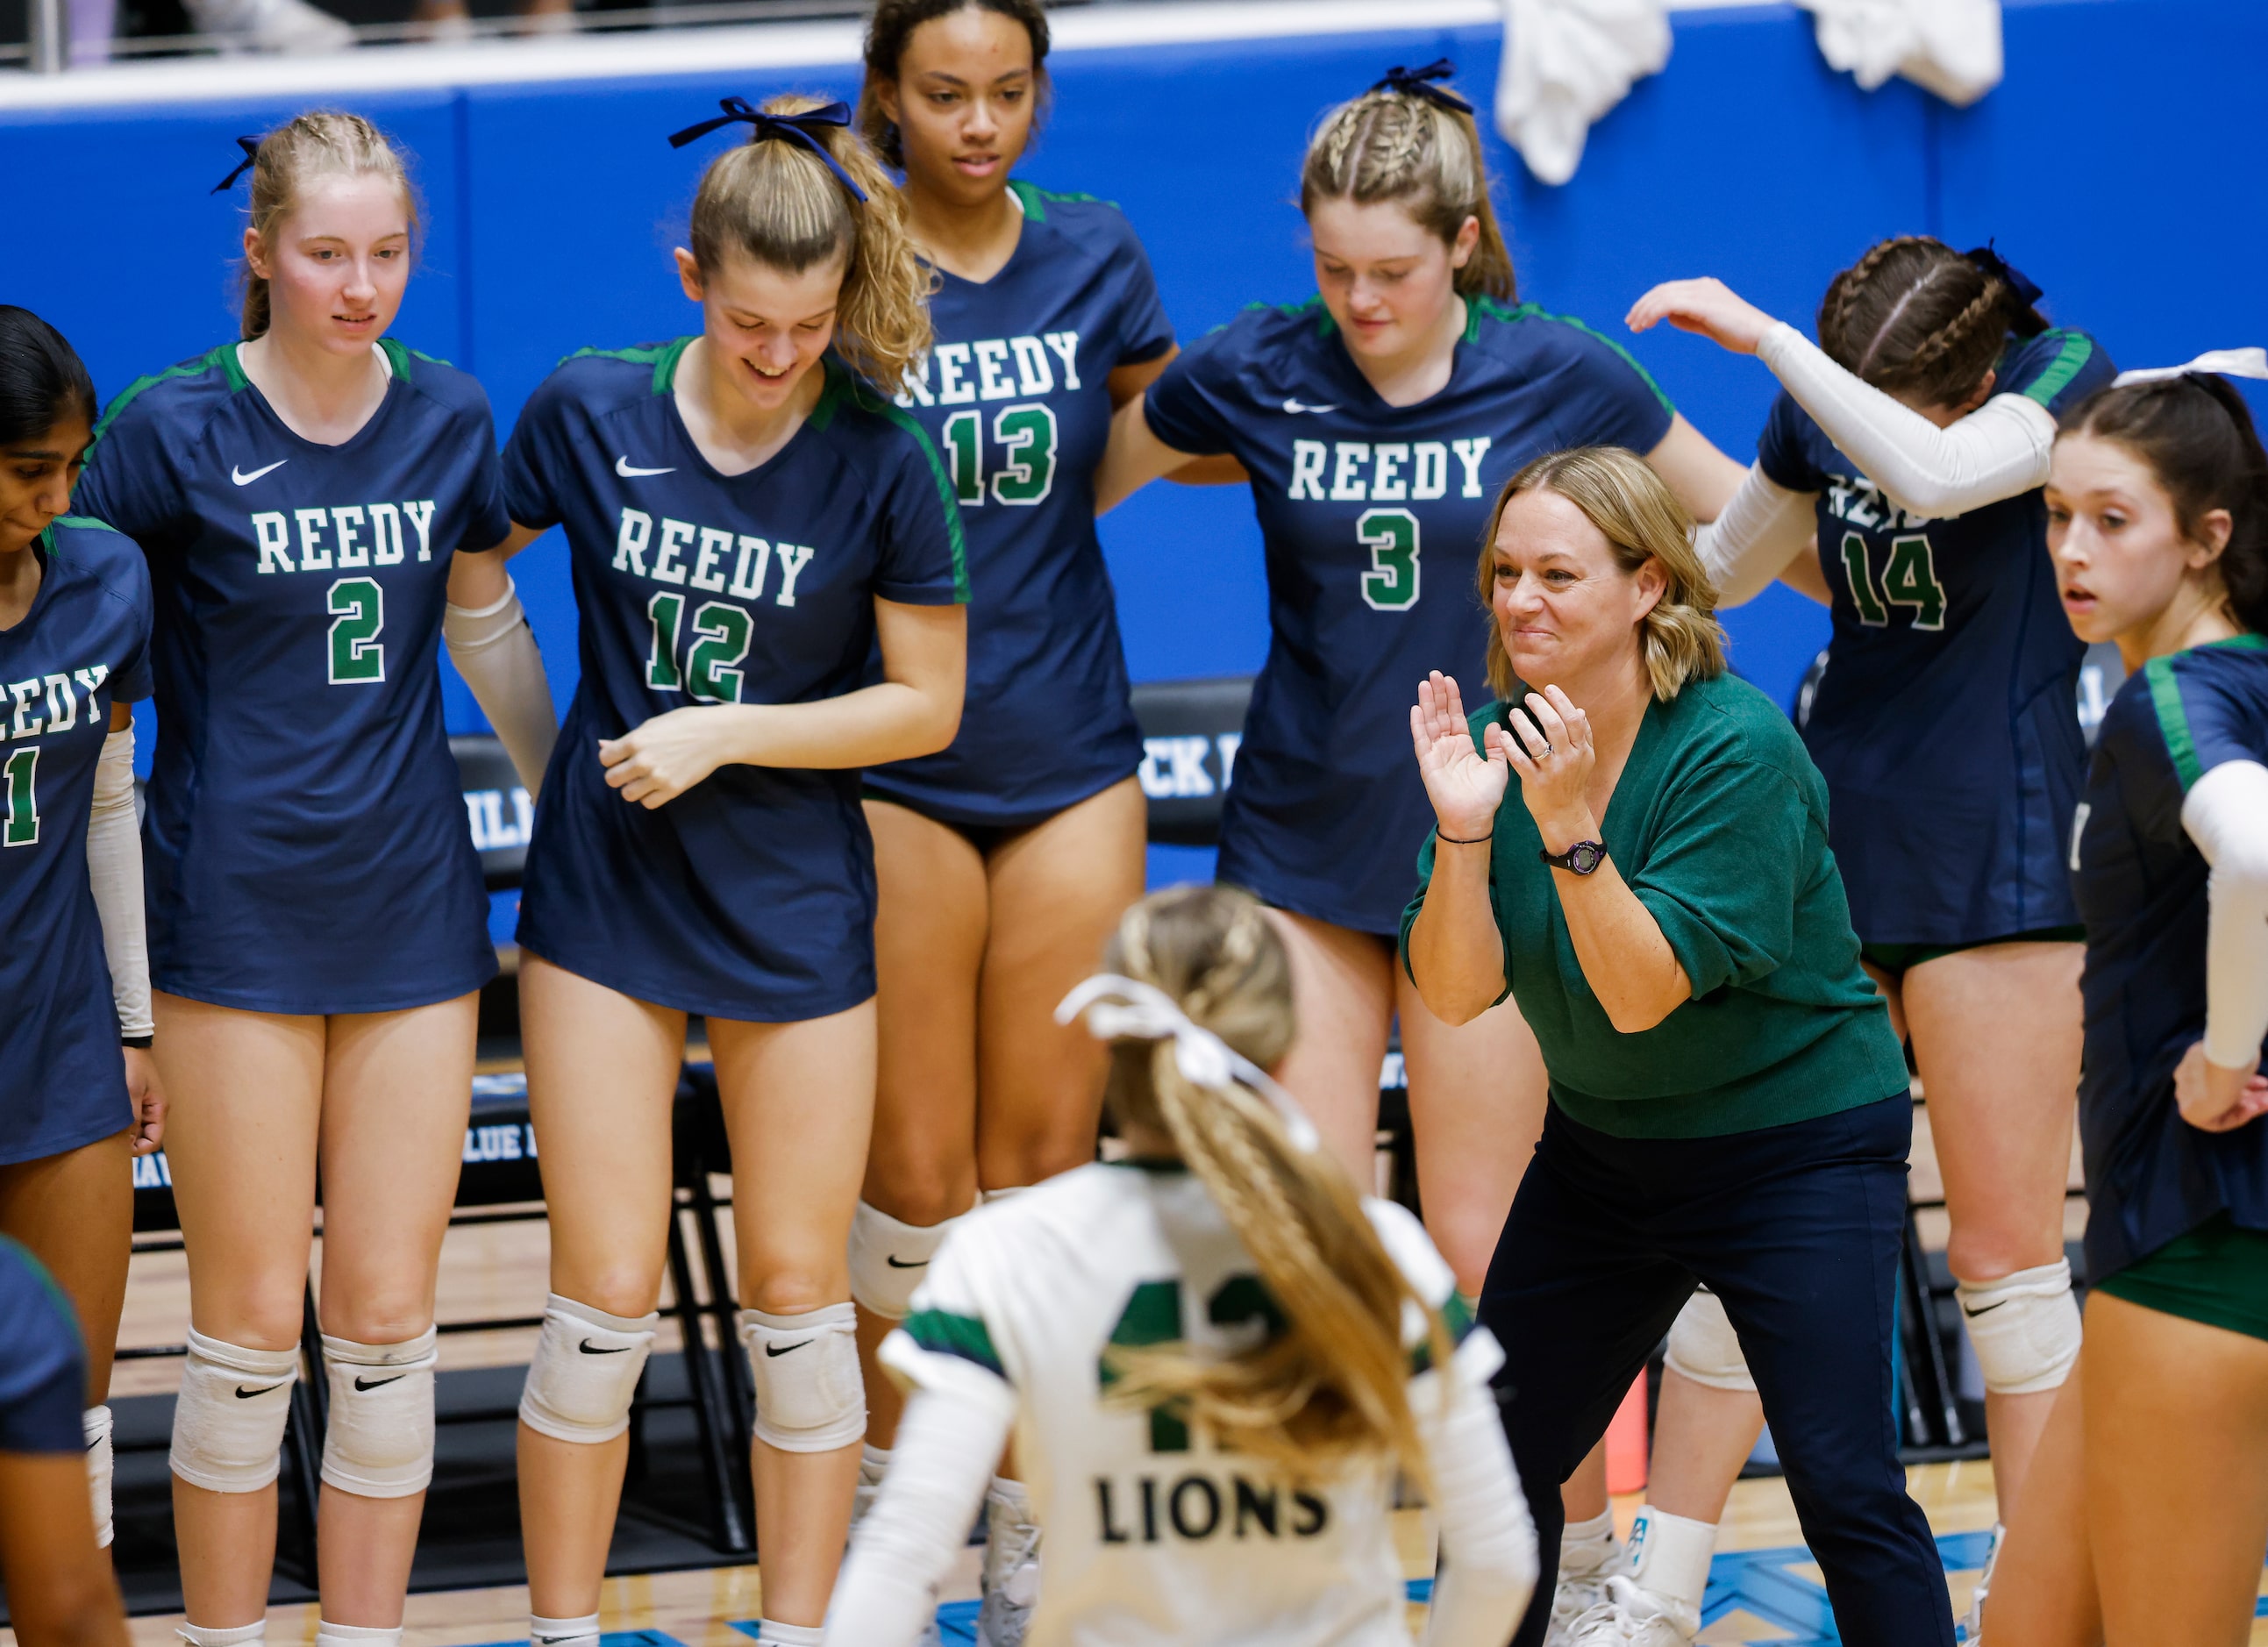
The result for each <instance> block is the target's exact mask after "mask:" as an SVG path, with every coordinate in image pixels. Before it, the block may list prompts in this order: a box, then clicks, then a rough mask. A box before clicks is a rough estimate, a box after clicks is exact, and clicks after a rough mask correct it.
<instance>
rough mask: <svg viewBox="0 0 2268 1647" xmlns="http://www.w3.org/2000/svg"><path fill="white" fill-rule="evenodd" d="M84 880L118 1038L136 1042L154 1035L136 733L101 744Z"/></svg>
mask: <svg viewBox="0 0 2268 1647" xmlns="http://www.w3.org/2000/svg"><path fill="white" fill-rule="evenodd" d="M86 876H87V879H88V881H89V882H90V883H92V886H93V888H94V908H95V913H96V914H97V915H99V916H100V917H101V920H102V947H103V951H104V952H105V953H106V954H107V956H108V957H109V960H110V996H111V999H112V1000H113V1001H114V1002H115V1003H116V1004H117V1006H118V1033H119V1034H120V1036H121V1037H122V1038H124V1039H127V1040H140V1039H142V1038H143V1037H144V1036H146V1035H148V1034H150V1033H151V1029H152V1027H153V1026H152V1022H151V1017H150V945H149V940H148V937H147V936H146V933H145V930H144V926H143V917H142V822H141V820H140V819H138V818H136V816H135V815H134V729H133V728H132V727H131V726H129V727H128V728H127V729H126V730H125V731H123V732H113V733H111V734H110V735H109V736H108V737H107V738H105V739H103V740H102V756H101V759H100V760H99V761H97V762H96V763H95V768H94V804H93V805H92V808H91V809H90V810H89V811H88V812H87V815H86Z"/></svg>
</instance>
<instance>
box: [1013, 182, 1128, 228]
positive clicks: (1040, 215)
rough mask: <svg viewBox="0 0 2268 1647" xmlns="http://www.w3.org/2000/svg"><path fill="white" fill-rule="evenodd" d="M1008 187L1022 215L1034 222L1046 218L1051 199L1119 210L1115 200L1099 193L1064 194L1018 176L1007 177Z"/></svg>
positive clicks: (1059, 190) (1040, 221) (1039, 221)
mask: <svg viewBox="0 0 2268 1647" xmlns="http://www.w3.org/2000/svg"><path fill="white" fill-rule="evenodd" d="M1008 189H1009V192H1010V193H1011V194H1013V195H1015V197H1016V203H1017V204H1018V205H1020V206H1021V207H1022V208H1023V209H1024V216H1025V217H1027V218H1029V219H1030V220H1031V221H1032V222H1034V223H1045V222H1046V221H1047V220H1048V202H1049V201H1051V200H1053V201H1061V202H1065V203H1067V204H1069V203H1077V202H1084V203H1086V204H1087V205H1091V206H1108V207H1109V208H1110V209H1111V210H1114V211H1116V210H1119V206H1118V202H1116V201H1115V200H1105V199H1103V198H1102V196H1101V195H1078V194H1066V193H1065V192H1064V190H1062V189H1059V188H1042V187H1040V186H1039V185H1038V184H1036V183H1027V182H1026V181H1024V180H1023V179H1022V178H1020V177H1018V178H1011V179H1009V180H1008Z"/></svg>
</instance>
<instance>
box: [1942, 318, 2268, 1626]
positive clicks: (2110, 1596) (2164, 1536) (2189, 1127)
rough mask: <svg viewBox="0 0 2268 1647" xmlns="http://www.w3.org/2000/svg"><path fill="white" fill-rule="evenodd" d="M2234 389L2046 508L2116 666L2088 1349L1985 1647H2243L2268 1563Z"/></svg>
mask: <svg viewBox="0 0 2268 1647" xmlns="http://www.w3.org/2000/svg"><path fill="white" fill-rule="evenodd" d="M2216 371H2241V372H2242V374H2243V375H2245V376H2247V377H2268V357H2264V356H2263V354H2262V352H2261V351H2260V350H2259V349H2242V350H2235V351H2228V352H2225V353H2216V354H2213V355H2208V356H2204V357H2200V358H2199V359H2198V360H2197V361H2195V362H2192V363H2191V365H2190V366H2188V367H2185V368H2175V369H2170V370H2169V369H2157V370H2153V371H2139V372H2129V373H2126V374H2124V375H2122V376H2121V377H2120V378H2119V379H2118V382H2117V386H2114V387H2111V388H2109V389H2106V390H2104V391H2102V393H2097V394H2095V395H2093V396H2091V397H2090V398H2088V400H2087V401H2084V402H2082V403H2081V404H2080V406H2079V407H2078V408H2076V409H2075V410H2074V411H2073V412H2072V413H2071V414H2070V415H2068V416H2067V417H2066V419H2065V422H2064V429H2063V432H2062V434H2061V436H2060V437H2058V440H2057V442H2056V446H2055V455H2054V464H2053V468H2052V471H2051V474H2050V477H2049V480H2048V485H2047V511H2048V539H2049V543H2050V546H2051V549H2052V551H2053V555H2054V566H2055V571H2056V575H2057V578H2058V585H2059V589H2060V593H2061V596H2062V601H2063V607H2064V610H2065V612H2066V614H2067V615H2068V616H2069V618H2070V621H2071V627H2072V628H2073V629H2074V630H2075V631H2076V632H2077V633H2078V635H2079V636H2080V638H2081V639H2082V640H2085V641H2089V642H2096V641H2105V640H2108V641H2114V642H2116V643H2117V647H2118V651H2119V655H2120V657H2121V658H2122V659H2123V660H2124V663H2125V665H2126V667H2127V670H2128V674H2127V678H2126V682H2125V684H2124V686H2123V687H2120V688H2119V691H2118V695H2117V698H2116V699H2114V700H2113V701H2112V702H2111V705H2110V709H2109V710H2108V711H2107V712H2106V713H2105V714H2104V716H2103V719H2102V728H2101V732H2100V733H2099V735H2098V737H2097V739H2096V741H2095V751H2094V754H2093V755H2092V756H2091V758H2090V760H2089V763H2088V775H2087V790H2086V799H2085V801H2084V802H2083V803H2082V804H2081V805H2080V812H2079V822H2078V826H2077V827H2076V829H2075V830H2074V832H2073V842H2072V856H2071V867H2072V871H2073V888H2074V890H2075V892H2076V893H2077V894H2078V899H2079V906H2080V913H2081V915H2083V916H2084V917H2085V920H2086V923H2087V971H2086V980H2085V985H2084V988H2085V993H2086V998H2087V1068H2086V1075H2085V1077H2084V1078H2083V1080H2082V1081H2081V1084H2080V1098H2079V1111H2080V1138H2081V1140H2082V1142H2083V1143H2084V1145H2085V1150H2086V1159H2087V1193H2088V1224H2087V1268H2088V1283H2089V1286H2090V1288H2091V1290H2090V1293H2089V1296H2088V1304H2087V1342H2086V1347H2085V1349H2083V1350H2082V1351H2081V1352H2080V1358H2079V1365H2078V1368H2077V1369H2076V1370H2075V1371H2073V1375H2072V1377H2071V1379H2070V1380H2069V1381H2068V1382H2067V1383H2066V1384H2065V1386H2063V1392H2062V1395H2061V1397H2060V1399H2059V1400H2058V1401H2057V1403H2056V1408H2055V1414H2054V1416H2053V1418H2052V1419H2051V1421H2050V1423H2049V1425H2048V1429H2047V1433H2046V1435H2045V1437H2043V1440H2042V1442H2041V1445H2040V1449H2039V1454H2038V1458H2037V1460H2036V1463H2035V1464H2034V1466H2033V1468H2032V1474H2031V1478H2030V1482H2029V1484H2028V1486H2027V1489H2026V1490H2025V1494H2024V1496H2023V1498H2022V1500H2021V1502H2020V1503H2019V1504H2018V1505H2017V1507H2016V1514H2015V1517H2014V1521H2013V1522H2012V1523H2011V1525H2010V1526H2009V1529H2008V1538H2007V1547H2006V1549H2005V1551H2004V1553H2003V1555H2002V1559H2001V1562H2000V1570H1999V1574H1998V1576H1997V1577H1996V1580H1995V1583H1994V1585H1993V1588H1992V1601H1991V1604H1990V1605H1989V1606H1988V1607H1987V1608H1986V1610H1985V1621H1986V1622H1988V1623H1989V1624H1990V1625H1991V1627H1992V1629H1991V1631H1990V1639H1991V1641H1992V1643H1993V1647H2080V1643H2085V1644H2086V1647H2094V1644H2095V1643H2102V1642H2108V1643H2111V1644H2112V1647H2124V1643H2139V1642H2159V1641H2163V1642H2176V1641H2178V1642H2183V1643H2191V1642H2194V1643H2199V1644H2200V1647H2234V1644H2235V1643H2242V1642H2244V1641H2247V1640H2250V1632H2251V1630H2252V1629H2253V1614H2254V1612H2255V1610H2256V1600H2257V1591H2258V1587H2259V1579H2260V1550H2261V1547H2262V1545H2263V1543H2264V1542H2268V1452H2263V1450H2262V1448H2261V1445H2260V1436H2261V1433H2262V1430H2263V1429H2264V1428H2268V1122H2263V1121H2262V1120H2261V1119H2260V1117H2261V1116H2262V1115H2263V1114H2268V1068H2264V1066H2268V1044H2264V1043H2268V453H2264V452H2263V451H2262V449H2261V443H2260V438H2259V436H2258V434H2257V431H2256V430H2255V428H2254V425H2253V421H2252V416H2251V414H2250V411H2249V410H2248V409H2247V408H2246V406H2245V403H2244V401H2243V400H2242V398H2241V397H2240V396H2239V395H2238V394H2237V393H2236V391H2235V388H2234V387H2233V386H2231V385H2230V384H2229V383H2228V381H2227V380H2226V379H2223V378H2221V377H2220V376H2218V375H2215V374H2216Z"/></svg>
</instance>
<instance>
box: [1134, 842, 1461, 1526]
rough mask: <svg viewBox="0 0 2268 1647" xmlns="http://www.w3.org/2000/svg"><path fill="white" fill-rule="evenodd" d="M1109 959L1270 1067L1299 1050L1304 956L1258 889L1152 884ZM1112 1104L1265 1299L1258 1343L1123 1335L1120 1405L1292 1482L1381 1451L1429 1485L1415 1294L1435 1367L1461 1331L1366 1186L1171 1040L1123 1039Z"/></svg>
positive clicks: (1324, 1475)
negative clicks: (1388, 1243) (1164, 1144)
mask: <svg viewBox="0 0 2268 1647" xmlns="http://www.w3.org/2000/svg"><path fill="white" fill-rule="evenodd" d="M1104 965H1105V966H1106V967H1107V968H1108V970H1110V971H1112V972H1116V973H1118V974H1121V975H1122V976H1124V977H1129V978H1133V979H1136V980H1138V981H1139V982H1144V983H1148V984H1151V985H1153V986H1155V987H1156V988H1157V989H1161V990H1163V991H1164V992H1165V993H1166V994H1167V995H1169V996H1172V997H1173V998H1174V999H1175V1001H1177V1002H1179V1003H1180V1004H1181V1007H1182V1011H1183V1012H1185V1013H1187V1014H1188V1015H1189V1018H1190V1019H1191V1020H1192V1021H1194V1022H1196V1023H1197V1024H1199V1025H1201V1026H1204V1027H1205V1028H1207V1029H1210V1030H1211V1031H1212V1032H1213V1033H1215V1034H1216V1035H1219V1037H1220V1038H1221V1039H1222V1040H1225V1041H1226V1042H1227V1043H1228V1044H1229V1046H1231V1047H1232V1048H1235V1050H1236V1051H1238V1052H1240V1053H1241V1054H1243V1055H1244V1056H1245V1057H1247V1058H1248V1059H1250V1060H1251V1061H1252V1062H1254V1063H1256V1064H1258V1065H1259V1066H1260V1067H1261V1068H1262V1069H1267V1068H1270V1066H1272V1065H1274V1064H1276V1063H1278V1062H1281V1061H1282V1059H1283V1057H1284V1055H1285V1053H1287V1052H1289V1051H1290V1050H1291V1047H1292V1033H1293V1030H1294V1028H1295V1027H1296V1025H1295V1020H1294V1019H1293V1017H1292V967H1291V962H1290V960H1289V958H1288V957H1287V956H1286V955H1285V952H1284V945H1283V941H1282V940H1281V939H1280V938H1278V937H1277V935H1276V930H1275V929H1274V928H1273V927H1272V926H1270V924H1269V923H1268V918H1267V916H1266V915H1264V914H1263V912H1262V910H1261V908H1260V903H1259V901H1258V900H1257V899H1256V898H1254V897H1253V896H1252V894H1251V893H1246V892H1240V891H1238V890H1236V889H1235V888H1233V887H1225V886H1175V887H1172V888H1170V889H1168V890H1167V891H1165V892H1160V893H1152V895H1151V896H1149V897H1147V898H1145V899H1144V900H1143V901H1141V902H1140V903H1138V904H1136V905H1135V906H1134V907H1133V908H1131V909H1130V910H1128V911H1127V912H1126V915H1125V918H1124V919H1123V920H1122V921H1121V922H1120V923H1118V930H1117V932H1116V935H1114V936H1113V937H1112V938H1111V940H1110V943H1109V945H1108V949H1107V950H1106V951H1105V952H1104ZM1106 1098H1107V1101H1108V1104H1109V1106H1110V1109H1111V1113H1112V1114H1114V1115H1116V1117H1117V1118H1118V1121H1120V1123H1121V1124H1122V1125H1124V1124H1126V1123H1130V1122H1131V1123H1137V1124H1139V1125H1142V1126H1144V1127H1146V1128H1149V1129H1154V1130H1157V1131H1161V1132H1164V1133H1166V1134H1167V1135H1168V1136H1171V1137H1172V1139H1173V1140H1174V1144H1175V1149H1176V1150H1177V1151H1179V1152H1180V1155H1181V1158H1182V1162H1183V1164H1185V1165H1187V1166H1188V1167H1189V1170H1190V1171H1191V1172H1192V1173H1196V1174H1197V1177H1198V1179H1199V1180H1202V1181H1203V1183H1204V1187H1205V1188H1206V1189H1207V1190H1208V1191H1209V1192H1210V1193H1211V1196H1212V1199H1213V1200H1214V1202H1216V1203H1218V1204H1219V1208H1220V1210H1221V1212H1222V1214H1223V1216H1224V1217H1226V1219H1227V1220H1228V1224H1229V1227H1230V1228H1231V1229H1233V1230H1234V1231H1235V1232H1236V1236H1237V1239H1239V1240H1240V1241H1241V1242H1242V1243H1243V1246H1244V1250H1245V1251H1246V1253H1247V1254H1249V1255H1250V1257H1251V1259H1252V1263H1253V1268H1255V1269H1256V1270H1258V1271H1259V1275H1260V1283H1261V1286H1262V1288H1263V1297H1262V1298H1259V1299H1256V1300H1254V1301H1253V1303H1254V1305H1255V1308H1256V1311H1257V1312H1258V1320H1257V1322H1256V1324H1257V1325H1262V1327H1263V1330H1262V1332H1261V1334H1260V1336H1259V1339H1258V1342H1254V1343H1251V1344H1249V1345H1247V1346H1244V1347H1242V1348H1240V1349H1236V1350H1235V1351H1234V1352H1233V1353H1230V1354H1220V1353H1211V1354H1207V1353H1203V1352H1200V1351H1195V1350H1192V1349H1191V1348H1190V1347H1189V1345H1188V1344H1187V1343H1185V1342H1160V1343H1158V1344H1156V1345H1154V1346H1150V1347H1145V1346H1139V1345H1127V1344H1116V1345H1114V1346H1113V1347H1112V1349H1111V1350H1110V1352H1109V1356H1108V1358H1107V1360H1106V1361H1105V1364H1104V1367H1105V1373H1104V1376H1105V1379H1106V1381H1107V1382H1108V1385H1109V1394H1110V1401H1111V1402H1112V1404H1113V1405H1115V1406H1130V1407H1136V1408H1159V1407H1169V1408H1172V1409H1173V1410H1174V1411H1175V1414H1176V1415H1179V1416H1181V1417H1182V1418H1183V1419H1184V1420H1185V1421H1187V1422H1193V1423H1200V1424H1203V1425H1204V1426H1206V1427H1207V1428H1208V1429H1210V1430H1211V1433H1212V1435H1213V1437H1215V1439H1216V1440H1217V1441H1218V1443H1219V1445H1221V1446H1222V1447H1223V1448H1226V1449H1228V1450H1232V1451H1233V1452H1241V1453H1243V1454H1245V1455H1246V1456H1248V1457H1250V1458H1253V1459H1255V1460H1259V1461H1261V1462H1263V1463H1264V1464H1266V1465H1268V1466H1270V1467H1273V1468H1275V1469H1277V1470H1278V1471H1280V1472H1282V1473H1283V1474H1285V1475H1287V1476H1289V1477H1290V1478H1291V1479H1292V1480H1294V1481H1318V1480H1324V1479H1328V1478H1329V1477H1330V1476H1332V1475H1334V1474H1338V1473H1339V1471H1340V1470H1341V1468H1343V1467H1344V1466H1345V1465H1346V1464H1348V1463H1349V1462H1351V1461H1352V1460H1357V1459H1362V1458H1380V1457H1385V1458H1391V1459H1395V1460H1399V1461H1400V1463H1401V1465H1402V1467H1403V1468H1404V1469H1405V1470H1407V1471H1409V1472H1410V1474H1413V1475H1414V1476H1416V1477H1417V1478H1418V1479H1420V1480H1421V1481H1422V1480H1423V1479H1425V1474H1426V1462H1425V1452H1424V1448H1423V1445H1422V1442H1421V1440H1420V1437H1419V1435H1418V1425H1417V1421H1416V1419H1415V1418H1414V1416H1413V1415H1412V1414H1411V1412H1410V1396H1409V1380H1410V1349H1408V1348H1407V1347H1406V1346H1405V1345H1404V1344H1403V1339H1402V1322H1403V1318H1404V1314H1405V1312H1407V1311H1408V1310H1409V1308H1410V1306H1411V1305H1413V1304H1414V1305H1417V1306H1418V1309H1419V1310H1421V1311H1422V1312H1424V1314H1425V1318H1426V1320H1427V1321H1428V1322H1429V1324H1430V1327H1431V1336H1430V1350H1429V1349H1428V1348H1427V1347H1426V1346H1421V1347H1420V1350H1419V1353H1420V1354H1426V1353H1430V1355H1431V1357H1432V1364H1433V1365H1436V1366H1440V1365H1442V1364H1444V1357H1447V1355H1448V1354H1449V1353H1450V1345H1449V1341H1448V1333H1447V1328H1446V1327H1444V1325H1443V1323H1442V1321H1441V1320H1440V1315H1439V1314H1438V1312H1435V1311H1434V1310H1433V1309H1432V1308H1431V1307H1430V1306H1428V1305H1426V1303H1425V1300H1424V1299H1423V1298H1418V1295H1417V1293H1416V1291H1415V1290H1414V1289H1413V1288H1412V1287H1411V1286H1410V1283H1409V1281H1408V1280H1407V1279H1406V1278H1405V1277H1404V1276H1403V1273H1402V1270H1401V1268H1400V1267H1399V1266H1398V1265H1396V1264H1395V1261H1393V1259H1392V1258H1391V1257H1389V1256H1388V1254H1387V1251H1386V1248H1385V1246H1383V1244H1381V1241H1380V1240H1379V1238H1378V1233H1377V1232H1376V1231H1375V1230H1374V1229H1373V1228H1372V1227H1371V1223H1370V1218H1369V1216H1368V1215H1367V1214H1366V1213H1365V1212H1364V1211H1363V1209H1362V1200H1361V1196H1360V1195H1359V1194H1358V1192H1357V1191H1356V1189H1355V1187H1354V1184H1353V1181H1352V1180H1350V1179H1349V1178H1348V1177H1347V1175H1346V1173H1344V1171H1343V1170H1342V1169H1341V1168H1340V1167H1339V1165H1338V1164H1337V1162H1336V1161H1334V1160H1333V1159H1332V1158H1330V1157H1329V1156H1328V1155H1326V1154H1324V1153H1323V1152H1322V1151H1301V1150H1299V1149H1296V1148H1294V1147H1293V1145H1292V1142H1291V1139H1290V1137H1289V1136H1287V1135H1286V1134H1285V1130H1284V1126H1283V1123H1282V1122H1281V1121H1278V1119H1277V1116H1276V1113H1275V1111H1274V1110H1272V1109H1271V1108H1270V1107H1269V1106H1268V1105H1267V1104H1266V1103H1265V1102H1264V1101H1263V1100H1262V1099H1260V1098H1259V1097H1257V1096H1256V1094H1254V1093H1252V1092H1248V1091H1247V1090H1246V1089H1245V1088H1244V1087H1242V1086H1231V1087H1228V1088H1226V1089H1220V1088H1214V1087H1208V1086H1198V1085H1196V1084H1194V1083H1193V1082H1191V1081H1190V1080H1189V1078H1188V1077H1185V1076H1184V1075H1182V1071H1181V1066H1180V1064H1179V1063H1178V1062H1177V1061H1176V1059H1175V1050H1174V1043H1173V1042H1172V1041H1171V1040H1118V1041H1114V1042H1112V1043H1111V1048H1110V1077H1109V1084H1108V1088H1107V1089H1106ZM1190 1307H1192V1308H1196V1309H1200V1310H1201V1309H1204V1307H1205V1300H1203V1299H1197V1300H1192V1301H1191V1302H1190Z"/></svg>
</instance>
